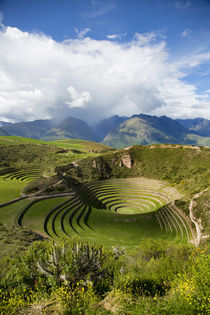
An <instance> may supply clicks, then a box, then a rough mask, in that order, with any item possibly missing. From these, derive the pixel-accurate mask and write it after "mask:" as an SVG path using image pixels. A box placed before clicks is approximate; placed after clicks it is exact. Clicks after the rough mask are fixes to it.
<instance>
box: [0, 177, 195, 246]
mask: <svg viewBox="0 0 210 315" xmlns="http://www.w3.org/2000/svg"><path fill="white" fill-rule="evenodd" d="M143 188H144V190H143V191H142V189H143ZM107 189H108V190H107ZM130 189H131V195H129V194H128V192H130ZM145 191H146V192H147V194H146V193H145ZM167 191H169V195H167ZM113 192H114V193H116V194H117V196H118V199H117V198H116V196H114V197H113ZM158 192H160V196H158ZM103 193H104V195H105V197H104V196H103ZM97 194H99V195H100V199H99V197H98V195H97ZM145 194H146V195H145ZM153 194H154V195H153ZM161 194H162V195H163V194H164V198H165V199H163V198H161ZM172 195H173V197H172ZM154 196H155V197H154ZM174 196H179V197H180V196H181V195H180V194H179V192H178V191H177V190H176V189H175V188H173V187H170V186H169V185H168V183H166V182H162V181H158V180H150V179H149V180H148V179H145V178H136V179H118V180H116V179H115V180H107V181H97V182H92V183H89V184H86V185H82V186H81V187H80V189H78V191H77V193H75V194H73V195H72V196H69V197H65V198H53V199H46V200H38V201H36V202H35V203H33V201H32V203H31V205H30V207H29V208H27V211H26V212H25V210H24V207H23V208H22V209H23V211H22V214H21V212H19V215H20V216H19V218H20V217H21V220H20V219H19V221H18V222H20V224H21V225H22V226H23V227H24V228H29V229H32V230H33V231H36V232H38V233H40V234H41V235H45V236H48V237H53V238H57V237H63V236H65V235H67V236H73V235H79V236H80V237H81V238H82V239H85V240H88V241H90V242H95V243H98V244H103V245H105V246H108V247H111V246H117V245H121V246H125V247H127V248H130V249H129V250H132V248H134V247H136V246H138V244H139V242H140V241H141V240H143V239H145V238H147V237H150V238H155V239H163V240H167V241H170V242H171V241H172V242H175V243H179V242H187V241H189V240H190V239H191V238H192V235H191V233H190V229H189V228H188V223H186V220H185V218H182V217H181V216H180V215H178V214H174V211H175V210H174V209H171V208H167V207H164V205H165V204H166V203H167V204H170V202H171V201H172V200H173V199H174V198H175V197H174ZM153 198H155V200H154V199H153ZM96 200H98V205H99V207H95V206H94V203H95V201H96ZM158 209H159V210H158ZM0 220H1V217H0ZM185 225H186V227H185ZM188 230H189V232H188ZM187 234H189V235H187Z"/></svg>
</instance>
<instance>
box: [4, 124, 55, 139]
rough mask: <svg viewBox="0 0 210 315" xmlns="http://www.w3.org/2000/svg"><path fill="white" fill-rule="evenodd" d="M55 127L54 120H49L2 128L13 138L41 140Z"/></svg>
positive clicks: (7, 125)
mask: <svg viewBox="0 0 210 315" xmlns="http://www.w3.org/2000/svg"><path fill="white" fill-rule="evenodd" d="M54 125H55V121H54V120H49V119H47V120H34V121H28V122H19V123H14V124H6V125H4V126H2V127H1V128H2V129H3V130H4V131H6V132H8V133H9V134H10V135H12V136H19V137H26V138H33V139H40V138H41V137H42V136H43V135H44V134H45V133H46V132H47V131H48V130H50V129H51V128H52V127H53V126H54Z"/></svg>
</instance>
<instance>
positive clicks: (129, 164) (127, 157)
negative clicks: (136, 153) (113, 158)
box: [122, 154, 133, 168]
mask: <svg viewBox="0 0 210 315" xmlns="http://www.w3.org/2000/svg"><path fill="white" fill-rule="evenodd" d="M122 163H123V165H125V166H126V167H127V168H131V167H132V166H133V163H132V160H131V157H130V155H129V154H126V155H123V156H122Z"/></svg>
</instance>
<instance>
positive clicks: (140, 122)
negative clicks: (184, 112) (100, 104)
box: [0, 114, 210, 148]
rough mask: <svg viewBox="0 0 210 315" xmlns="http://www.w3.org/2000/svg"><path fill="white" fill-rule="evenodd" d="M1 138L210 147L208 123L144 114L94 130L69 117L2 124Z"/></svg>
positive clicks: (104, 122)
mask: <svg viewBox="0 0 210 315" xmlns="http://www.w3.org/2000/svg"><path fill="white" fill-rule="evenodd" d="M0 135H12V136H21V137H27V138H34V139H42V140H60V139H68V138H69V139H82V140H90V141H97V142H102V143H103V144H106V145H108V146H111V147H114V148H122V147H126V146H130V145H133V144H143V145H146V144H152V143H179V144H193V145H206V146H210V121H209V120H207V119H204V118H196V119H185V120H184V119H177V120H174V119H171V118H169V117H167V116H161V117H157V116H150V115H145V114H139V115H133V116H132V117H119V116H117V115H115V116H112V117H109V118H106V119H103V120H102V121H100V122H99V123H98V124H97V125H95V126H94V127H91V126H89V125H88V124H87V123H86V122H85V121H83V120H81V119H77V118H74V117H68V118H66V119H65V120H63V121H61V122H57V121H56V120H34V121H31V122H20V123H6V124H5V123H4V125H3V126H1V127H0Z"/></svg>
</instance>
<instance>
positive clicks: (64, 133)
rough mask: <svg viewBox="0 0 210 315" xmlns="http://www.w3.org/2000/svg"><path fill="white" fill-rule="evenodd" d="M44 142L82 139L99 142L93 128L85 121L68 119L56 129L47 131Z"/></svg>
mask: <svg viewBox="0 0 210 315" xmlns="http://www.w3.org/2000/svg"><path fill="white" fill-rule="evenodd" d="M42 139H43V140H57V139H58V140H59V139H82V140H90V141H94V140H97V139H96V136H95V134H94V132H93V130H92V128H91V127H90V126H89V125H88V124H87V123H86V122H84V121H83V120H81V119H77V118H73V117H68V118H67V119H65V120H64V121H62V122H61V123H60V124H57V125H56V126H55V127H54V128H52V129H50V130H49V131H47V132H46V133H45V134H44V135H43V137H42Z"/></svg>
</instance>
